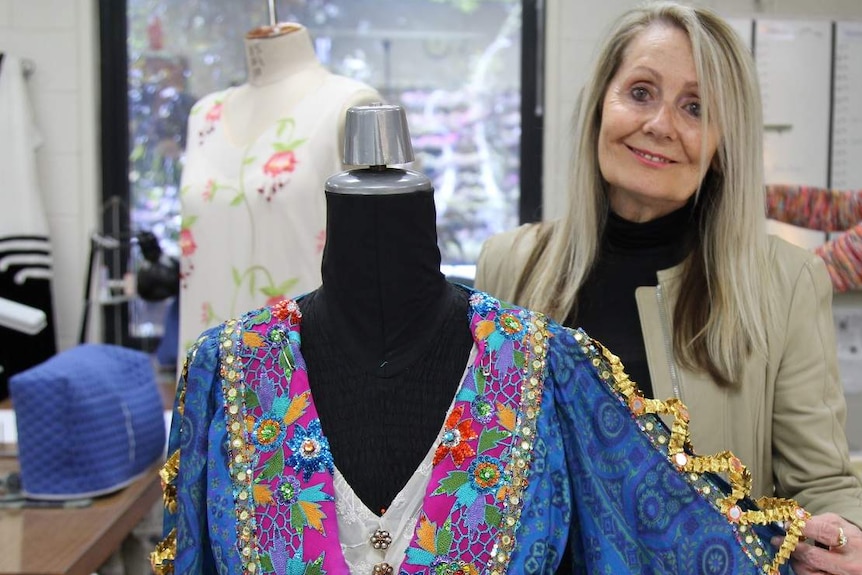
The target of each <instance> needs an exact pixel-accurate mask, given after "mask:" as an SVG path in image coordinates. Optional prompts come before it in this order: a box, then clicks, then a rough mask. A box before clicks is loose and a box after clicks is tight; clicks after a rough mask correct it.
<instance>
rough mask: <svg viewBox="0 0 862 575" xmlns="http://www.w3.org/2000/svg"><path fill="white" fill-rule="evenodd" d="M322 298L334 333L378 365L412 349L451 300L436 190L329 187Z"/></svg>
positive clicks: (392, 361)
mask: <svg viewBox="0 0 862 575" xmlns="http://www.w3.org/2000/svg"><path fill="white" fill-rule="evenodd" d="M326 205H327V238H326V248H325V249H324V252H323V266H322V275H323V286H322V287H321V288H320V290H318V298H320V302H321V304H322V305H323V306H324V307H325V308H326V309H327V310H328V313H327V314H326V315H327V316H328V318H329V319H330V320H331V321H330V323H331V324H332V327H333V329H334V331H335V333H338V334H340V336H343V337H345V338H347V339H349V340H350V341H352V342H358V346H359V347H358V348H356V349H355V352H356V353H357V354H359V355H361V357H364V358H367V361H369V362H373V364H374V365H382V364H383V363H386V362H389V363H392V364H395V365H398V364H399V363H401V362H400V361H399V360H400V359H403V358H404V357H405V356H409V355H412V354H411V350H412V349H413V348H415V347H416V346H415V344H416V342H417V338H420V337H421V334H424V333H428V330H429V328H431V327H432V326H433V325H436V324H437V322H438V321H439V320H440V317H442V316H445V314H442V313H441V311H442V308H444V307H445V306H448V302H449V299H448V296H449V290H448V285H449V284H448V283H447V282H446V278H445V276H444V275H443V274H442V273H441V272H440V250H439V248H438V247H437V231H436V210H435V207H434V195H433V191H431V190H429V191H422V192H414V193H408V194H397V195H357V194H336V193H329V192H327V193H326Z"/></svg>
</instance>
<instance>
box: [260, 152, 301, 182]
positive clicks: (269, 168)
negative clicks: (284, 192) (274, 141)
mask: <svg viewBox="0 0 862 575" xmlns="http://www.w3.org/2000/svg"><path fill="white" fill-rule="evenodd" d="M295 169H296V154H294V153H293V150H285V151H283V152H276V153H274V154H273V155H272V156H270V158H269V159H268V160H267V161H266V163H265V164H264V165H263V173H264V174H266V175H267V176H270V177H272V178H274V177H276V176H278V175H280V174H283V173H284V172H292V171H293V170H295Z"/></svg>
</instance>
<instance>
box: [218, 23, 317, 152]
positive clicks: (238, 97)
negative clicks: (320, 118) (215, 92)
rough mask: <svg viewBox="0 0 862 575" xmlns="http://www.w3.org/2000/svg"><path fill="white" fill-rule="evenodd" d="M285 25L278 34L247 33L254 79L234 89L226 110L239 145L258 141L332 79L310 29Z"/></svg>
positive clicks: (224, 113) (267, 30) (230, 132)
mask: <svg viewBox="0 0 862 575" xmlns="http://www.w3.org/2000/svg"><path fill="white" fill-rule="evenodd" d="M281 26H282V27H281V28H278V30H279V32H278V33H276V32H274V31H273V30H275V29H274V28H271V27H265V28H256V29H255V30H252V31H251V32H249V33H248V34H247V35H246V38H245V54H246V63H247V66H248V81H247V82H246V83H245V84H243V85H241V86H238V87H236V88H233V89H231V90H230V92H229V94H228V97H227V98H226V99H225V101H224V108H223V111H222V116H223V118H224V122H225V126H226V128H225V129H226V132H227V134H228V139H229V140H230V141H231V142H232V143H233V144H234V145H237V146H241V147H245V146H248V145H249V144H251V143H252V142H254V141H255V140H256V139H257V138H258V137H259V136H260V135H261V134H262V133H263V132H264V131H265V130H266V129H267V128H269V127H270V126H272V125H273V123H274V122H276V121H277V120H279V119H280V118H283V117H284V116H285V115H286V114H289V113H290V112H291V111H292V110H293V109H294V108H295V107H296V106H297V105H298V104H299V103H300V102H301V101H302V99H303V98H305V97H306V96H307V95H308V94H311V93H312V92H313V91H314V90H317V89H318V88H320V86H322V85H323V83H324V82H325V81H326V78H327V77H328V76H329V72H328V71H327V70H326V68H324V67H323V65H322V64H321V63H320V62H319V61H318V60H317V57H316V56H315V54H314V48H313V46H312V44H311V39H310V37H309V35H308V30H306V29H305V28H303V27H302V26H299V25H298V24H297V25H293V26H291V27H287V25H281Z"/></svg>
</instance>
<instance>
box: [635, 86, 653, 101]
mask: <svg viewBox="0 0 862 575" xmlns="http://www.w3.org/2000/svg"><path fill="white" fill-rule="evenodd" d="M631 94H632V98H634V99H635V100H637V101H638V102H643V101H644V100H646V99H647V98H648V97H649V90H647V89H646V88H644V87H642V86H635V87H634V88H632V91H631Z"/></svg>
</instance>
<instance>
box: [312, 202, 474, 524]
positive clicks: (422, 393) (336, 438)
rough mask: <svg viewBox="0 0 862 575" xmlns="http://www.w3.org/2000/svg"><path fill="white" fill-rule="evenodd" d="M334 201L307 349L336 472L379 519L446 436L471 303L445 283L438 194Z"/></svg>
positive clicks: (468, 342)
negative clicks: (446, 419)
mask: <svg viewBox="0 0 862 575" xmlns="http://www.w3.org/2000/svg"><path fill="white" fill-rule="evenodd" d="M326 201H327V229H328V238H327V243H326V251H325V253H324V257H323V285H322V287H320V288H319V289H318V290H317V291H315V292H313V293H312V294H310V295H309V296H308V297H306V298H304V299H303V300H301V301H300V307H301V309H302V312H303V335H302V345H303V347H302V350H303V354H304V356H305V358H306V363H307V366H308V370H309V381H310V385H311V387H312V392H313V394H314V398H315V403H316V406H317V409H318V412H319V413H320V421H321V424H322V426H323V431H324V433H325V434H326V435H327V437H328V438H329V441H330V446H331V449H332V455H333V459H334V460H335V465H336V466H337V467H338V469H339V470H340V471H341V473H342V474H343V475H344V476H345V478H346V479H347V481H348V483H350V485H351V487H352V488H353V491H354V492H355V493H356V494H357V495H358V496H359V498H360V499H361V500H362V501H363V502H364V503H365V504H366V506H367V507H368V508H369V509H371V510H373V511H375V512H377V513H379V512H380V511H381V510H382V509H383V508H386V507H387V506H388V505H389V504H390V502H391V501H392V499H393V497H394V496H395V495H396V494H397V493H398V492H399V490H401V488H402V487H403V486H404V484H405V483H406V482H407V480H408V479H409V478H410V477H411V476H412V475H413V473H414V472H415V471H416V468H417V466H418V465H419V463H420V462H421V461H422V459H423V458H424V457H425V455H426V453H427V452H428V450H429V449H430V448H431V446H432V444H433V443H434V440H435V438H436V436H437V434H438V432H439V431H440V429H441V428H442V425H443V419H444V416H445V413H446V410H447V408H448V407H449V405H450V403H451V402H452V400H453V397H454V394H455V390H456V388H457V386H458V383H459V381H460V379H461V376H462V374H463V372H464V369H465V366H466V365H467V358H468V356H469V353H470V349H471V347H472V341H473V340H472V336H471V334H470V329H469V324H468V321H467V319H468V315H467V313H468V305H467V296H466V294H465V292H463V291H461V290H459V289H458V288H456V287H454V286H452V285H451V284H449V283H448V282H447V281H446V280H445V278H444V276H443V274H442V273H441V272H440V252H439V249H438V247H437V235H436V227H435V226H436V218H435V208H434V198H433V193H432V192H431V191H420V192H413V193H406V194H396V195H351V194H338V193H331V192H327V193H326Z"/></svg>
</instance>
